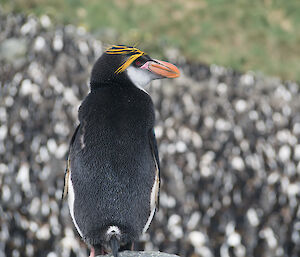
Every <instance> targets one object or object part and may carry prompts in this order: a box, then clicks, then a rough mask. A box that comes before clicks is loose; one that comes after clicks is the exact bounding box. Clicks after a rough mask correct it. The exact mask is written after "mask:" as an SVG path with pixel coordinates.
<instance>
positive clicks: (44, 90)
mask: <svg viewBox="0 0 300 257" xmlns="http://www.w3.org/2000/svg"><path fill="white" fill-rule="evenodd" d="M102 51H103V47H102V44H101V42H99V41H97V40H95V39H94V38H93V37H92V36H90V35H89V34H87V33H85V32H84V31H83V30H81V29H77V28H74V27H72V26H66V27H54V26H53V25H52V24H51V21H50V20H49V18H48V17H46V16H43V17H42V18H41V19H39V20H37V19H35V18H33V17H28V18H25V17H23V16H18V15H8V16H7V15H3V14H0V90H1V91H0V202H1V206H0V256H1V257H2V256H3V257H4V256H13V257H18V256H35V257H37V256H47V257H56V256H63V257H68V256H87V253H86V249H85V246H84V245H83V244H82V243H81V242H80V240H79V239H78V238H77V236H76V233H75V232H74V230H73V226H72V224H71V221H70V217H69V213H68V208H67V205H66V203H63V204H61V202H60V199H61V194H62V188H63V176H64V169H65V158H66V153H67V150H68V143H69V140H70V138H71V136H72V133H73V131H74V129H75V127H76V124H77V109H78V106H79V104H80V101H81V100H82V99H83V98H84V96H85V95H86V94H87V93H88V78H89V72H90V69H91V65H92V64H93V62H94V61H95V59H96V58H97V57H98V56H99V55H100V54H101V53H102ZM166 56H167V57H168V59H169V60H170V61H172V62H175V63H177V64H178V65H179V67H180V68H181V70H182V73H183V75H182V76H181V77H180V78H179V79H176V80H164V81H155V82H154V83H152V85H151V86H150V87H149V88H148V91H149V92H150V94H151V96H152V98H153V101H154V103H155V106H156V109H157V126H156V135H157V138H158V144H159V153H160V158H161V168H162V172H161V175H162V185H161V194H160V210H159V212H158V213H157V215H156V216H155V219H154V222H153V223H152V225H151V226H150V229H149V231H148V233H147V234H146V235H145V236H144V237H143V238H142V240H143V241H144V242H145V249H146V250H160V251H163V252H167V253H174V254H178V255H180V256H193V257H196V256H201V257H212V256H221V257H229V256H237V257H242V256H259V257H271V256H272V257H274V256H278V257H279V256H280V257H283V256H284V257H287V256H289V257H296V256H299V253H300V220H299V217H300V209H299V197H300V180H299V175H300V140H299V136H300V100H299V91H300V89H299V85H298V84H296V83H293V82H282V81H280V80H279V79H275V78H266V77H263V76H261V75H258V74H254V73H252V72H249V73H246V74H238V73H236V72H234V71H232V70H230V69H225V68H222V67H219V66H215V65H211V66H210V67H208V66H204V65H192V64H188V63H186V62H185V60H184V59H183V58H181V57H180V55H179V54H178V53H177V52H176V51H175V50H168V51H166Z"/></svg>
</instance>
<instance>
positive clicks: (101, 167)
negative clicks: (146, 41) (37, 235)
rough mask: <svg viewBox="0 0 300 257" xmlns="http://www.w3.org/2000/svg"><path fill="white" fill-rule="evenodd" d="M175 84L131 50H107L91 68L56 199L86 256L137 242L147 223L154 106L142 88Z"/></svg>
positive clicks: (170, 72) (153, 186)
mask: <svg viewBox="0 0 300 257" xmlns="http://www.w3.org/2000/svg"><path fill="white" fill-rule="evenodd" d="M178 76H179V71H178V69H177V68H176V67H175V66H174V65H172V64H170V63H167V62H162V61H157V60H153V59H151V58H150V57H149V56H148V55H146V54H145V53H143V52H142V51H140V50H138V49H137V48H134V47H127V46H113V47H111V48H110V49H108V50H107V51H106V52H105V53H104V54H103V55H102V56H101V57H100V58H99V59H98V60H97V62H96V63H95V65H94V67H93V70H92V75H91V82H90V84H91V91H90V93H89V94H88V95H87V97H86V98H85V99H84V101H83V102H82V104H81V106H80V108H79V121H80V124H79V125H78V127H77V129H76V130H75V133H74V135H73V137H72V140H71V144H70V150H69V156H68V161H67V169H66V174H65V186H64V193H63V196H64V197H65V196H66V195H67V193H68V204H69V209H70V214H71V217H72V220H73V223H74V225H75V227H76V229H77V231H78V233H79V234H80V236H81V237H82V238H83V240H84V241H85V242H86V243H87V244H89V245H90V246H91V247H92V251H91V256H94V255H95V254H100V253H104V252H107V251H112V252H113V255H114V256H115V257H116V256H118V250H119V248H120V247H121V246H124V245H130V244H132V243H133V242H134V241H137V240H138V238H139V236H140V235H141V234H142V233H143V232H145V231H146V230H147V229H148V227H149V225H150V223H151V220H152V218H153V216H154V213H155V210H156V208H157V204H158V194H159V158H158V151H157V144H156V139H155V134H154V122H155V115H154V106H153V103H152V100H151V98H150V96H149V95H148V94H147V93H146V92H145V90H144V89H143V87H144V86H145V85H146V84H148V83H149V82H150V81H151V80H153V79H161V78H165V77H169V78H175V77H178Z"/></svg>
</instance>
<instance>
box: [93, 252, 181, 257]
mask: <svg viewBox="0 0 300 257" xmlns="http://www.w3.org/2000/svg"><path fill="white" fill-rule="evenodd" d="M101 256H105V257H113V255H111V254H109V255H98V256H96V257H101ZM119 256H120V257H178V255H174V254H168V253H162V252H154V251H143V252H135V251H124V252H120V253H119Z"/></svg>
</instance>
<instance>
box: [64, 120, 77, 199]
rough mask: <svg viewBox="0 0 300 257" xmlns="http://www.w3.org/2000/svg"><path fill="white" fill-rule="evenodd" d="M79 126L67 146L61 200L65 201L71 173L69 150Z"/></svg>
mask: <svg viewBox="0 0 300 257" xmlns="http://www.w3.org/2000/svg"><path fill="white" fill-rule="evenodd" d="M79 126H80V124H79V125H78V126H77V128H76V129H75V132H74V134H73V136H72V139H71V142H70V146H69V152H68V158H67V167H66V170H65V179H64V187H63V193H62V200H63V199H65V198H66V197H67V194H68V182H69V176H70V171H71V166H70V149H71V147H72V145H73V143H74V140H75V137H76V134H77V132H78V130H79Z"/></svg>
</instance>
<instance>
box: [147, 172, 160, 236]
mask: <svg viewBox="0 0 300 257" xmlns="http://www.w3.org/2000/svg"><path fill="white" fill-rule="evenodd" d="M158 189H159V178H158V169H156V174H155V180H154V183H153V186H152V190H151V196H150V208H151V212H150V216H149V218H148V220H147V222H146V225H145V227H144V229H143V233H145V232H146V231H147V229H148V228H149V226H150V223H151V221H152V219H153V216H154V213H155V209H156V201H157V198H158Z"/></svg>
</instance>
